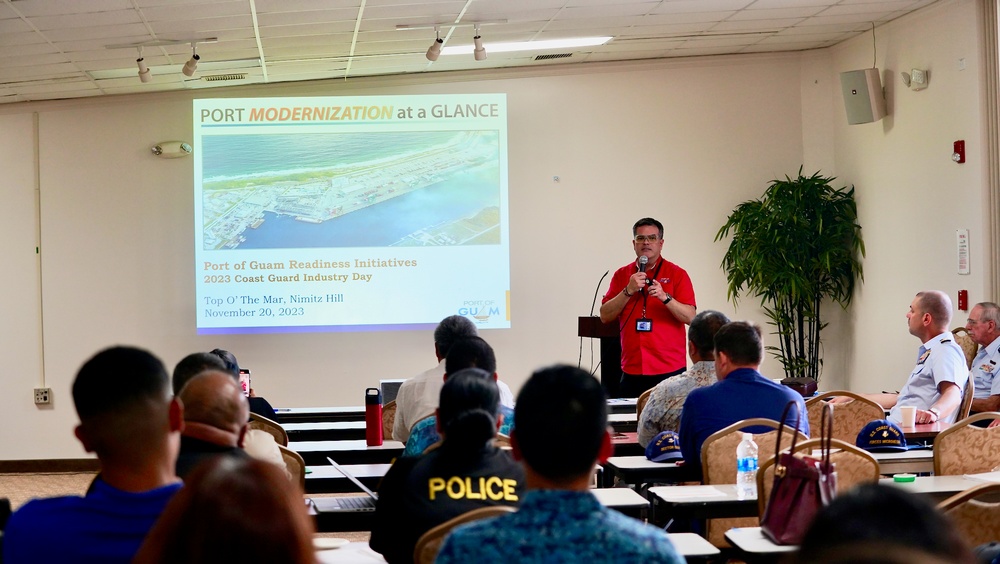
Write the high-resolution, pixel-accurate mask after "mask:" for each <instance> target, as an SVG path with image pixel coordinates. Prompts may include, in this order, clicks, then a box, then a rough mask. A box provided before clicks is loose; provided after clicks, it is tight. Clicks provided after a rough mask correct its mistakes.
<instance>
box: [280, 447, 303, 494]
mask: <svg viewBox="0 0 1000 564" xmlns="http://www.w3.org/2000/svg"><path fill="white" fill-rule="evenodd" d="M278 450H280V451H281V459H282V460H283V461H284V462H285V468H286V469H287V470H288V474H289V476H291V478H292V481H293V482H295V483H296V484H298V485H299V488H301V489H302V491H303V492H304V491H305V490H306V461H305V460H303V459H302V455H301V454H299V453H297V452H295V451H294V450H292V449H290V448H288V447H285V446H281V445H278Z"/></svg>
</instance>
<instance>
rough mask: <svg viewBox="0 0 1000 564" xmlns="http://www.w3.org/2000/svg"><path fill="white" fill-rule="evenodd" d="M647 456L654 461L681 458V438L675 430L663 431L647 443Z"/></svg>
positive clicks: (682, 456)
mask: <svg viewBox="0 0 1000 564" xmlns="http://www.w3.org/2000/svg"><path fill="white" fill-rule="evenodd" d="M646 458H648V459H649V460H652V461H653V462H668V461H670V460H681V459H682V458H684V455H682V454H681V439H680V437H678V436H677V433H675V432H673V431H663V432H661V433H660V434H659V435H656V436H655V437H653V440H651V441H649V444H648V445H646Z"/></svg>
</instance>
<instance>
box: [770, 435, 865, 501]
mask: <svg viewBox="0 0 1000 564" xmlns="http://www.w3.org/2000/svg"><path fill="white" fill-rule="evenodd" d="M817 429H818V427H817ZM789 446H791V445H789ZM820 446H821V444H820V439H819V438H816V439H809V440H808V441H803V442H800V443H798V444H796V445H795V452H797V453H806V455H807V456H808V455H809V453H810V452H811V451H814V450H818V449H819V448H820ZM830 449H831V451H832V452H831V453H830V462H832V463H833V464H834V466H836V469H837V493H840V492H844V491H847V490H849V489H851V488H852V487H854V486H856V485H858V484H862V483H865V482H872V483H876V482H878V479H879V469H878V461H877V460H875V457H873V456H872V455H871V454H869V453H868V452H867V451H864V450H862V449H860V448H858V447H856V446H854V442H853V441H852V442H850V443H849V442H846V441H842V440H840V439H831V440H830ZM782 450H783V451H786V450H787V449H784V448H782ZM814 458H820V457H819V455H818V454H817V455H816V456H815V457H814ZM777 460H778V458H777V457H776V456H775V457H771V458H769V459H767V460H765V461H764V462H763V463H762V464H760V466H759V467H758V468H757V509H758V511H759V514H760V515H763V514H764V506H765V505H767V500H768V498H769V497H771V487H772V486H773V485H774V465H775V463H776V462H777Z"/></svg>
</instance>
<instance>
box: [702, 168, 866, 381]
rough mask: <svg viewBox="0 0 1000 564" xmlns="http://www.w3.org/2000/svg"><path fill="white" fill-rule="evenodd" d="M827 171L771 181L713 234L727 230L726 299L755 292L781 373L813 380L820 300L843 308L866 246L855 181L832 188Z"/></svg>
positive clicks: (820, 325) (821, 324) (818, 357)
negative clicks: (774, 342) (769, 327)
mask: <svg viewBox="0 0 1000 564" xmlns="http://www.w3.org/2000/svg"><path fill="white" fill-rule="evenodd" d="M833 181H834V178H832V177H831V178H826V177H823V176H820V173H819V172H817V173H815V174H813V175H812V176H809V177H806V176H802V168H801V167H800V168H799V173H798V177H797V178H794V179H792V178H788V177H787V176H786V177H785V179H784V180H780V179H776V180H772V181H771V183H770V185H768V187H767V189H766V190H765V191H764V195H763V196H761V197H760V198H759V199H757V200H750V201H746V202H743V203H742V204H740V205H738V206H736V209H734V210H733V213H732V214H730V215H729V217H728V218H727V220H726V223H725V225H723V226H722V227H721V228H720V229H719V232H718V233H717V234H716V237H715V240H716V241H719V240H721V239H723V238H725V237H727V236H729V235H730V234H732V239H731V240H730V242H729V250H728V251H726V255H725V257H723V259H722V268H723V270H725V272H726V278H727V281H728V298H729V299H730V300H731V301H732V302H733V303H734V304H736V303H737V301H738V300H739V297H740V295H741V293H746V294H749V295H752V296H755V297H759V298H760V303H761V307H762V308H763V310H764V313H765V315H766V316H767V318H768V319H769V324H771V325H773V326H774V328H775V331H774V334H776V335H777V336H778V339H779V345H778V346H777V347H773V346H772V347H768V350H769V351H770V352H771V353H772V354H773V355H774V356H775V357H776V358H777V359H778V360H779V361H780V362H781V365H782V367H783V369H784V371H785V376H786V377H788V378H812V379H813V380H814V381H816V382H818V381H819V377H820V374H821V371H820V368H821V366H822V364H823V359H822V356H821V348H820V331H822V329H823V328H824V327H826V323H824V322H823V320H822V317H821V315H820V308H821V305H822V303H823V301H824V300H826V299H827V298H829V299H831V300H832V301H834V302H835V303H837V304H840V306H841V307H844V308H847V307H848V306H849V305H850V303H851V298H852V297H853V295H854V284H855V281H856V280H863V274H862V269H861V257H864V255H865V245H864V241H863V240H862V238H861V226H860V225H859V224H858V210H857V204H856V203H855V201H854V187H853V186H851V188H850V189H847V188H846V187H844V188H837V189H835V188H833V187H832V185H831V183H832V182H833Z"/></svg>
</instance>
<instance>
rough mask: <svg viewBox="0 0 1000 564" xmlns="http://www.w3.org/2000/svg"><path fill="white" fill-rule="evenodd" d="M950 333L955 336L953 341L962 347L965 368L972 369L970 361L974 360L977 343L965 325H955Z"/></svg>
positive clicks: (977, 347)
mask: <svg viewBox="0 0 1000 564" xmlns="http://www.w3.org/2000/svg"><path fill="white" fill-rule="evenodd" d="M951 334H952V335H954V336H955V342H956V343H957V344H958V346H960V347H962V352H964V353H965V364H966V368H968V369H969V370H972V361H973V360H975V358H976V353H978V352H979V345H977V344H976V342H975V341H973V340H972V335H970V334H969V330H968V329H966V328H965V327H956V328H954V329H952V330H951Z"/></svg>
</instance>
